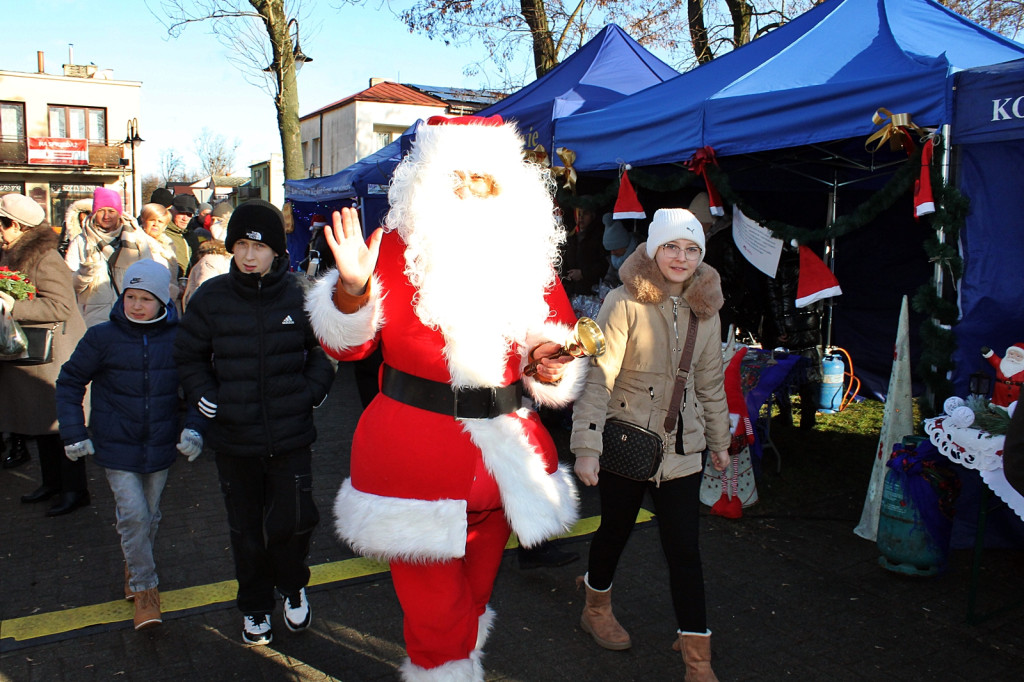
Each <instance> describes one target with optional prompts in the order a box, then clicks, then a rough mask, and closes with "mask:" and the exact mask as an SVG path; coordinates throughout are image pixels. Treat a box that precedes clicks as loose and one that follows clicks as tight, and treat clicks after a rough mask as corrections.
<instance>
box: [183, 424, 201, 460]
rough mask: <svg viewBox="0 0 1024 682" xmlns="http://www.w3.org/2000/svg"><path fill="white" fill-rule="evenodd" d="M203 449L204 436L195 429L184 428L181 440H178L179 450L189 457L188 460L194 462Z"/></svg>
mask: <svg viewBox="0 0 1024 682" xmlns="http://www.w3.org/2000/svg"><path fill="white" fill-rule="evenodd" d="M202 451H203V437H202V436H201V435H199V432H198V431H195V430H193V429H182V431H181V440H180V441H178V452H180V453H181V454H183V455H185V456H186V457H188V461H190V462H194V461H195V459H196V457H198V456H199V454H200V453H201V452H202Z"/></svg>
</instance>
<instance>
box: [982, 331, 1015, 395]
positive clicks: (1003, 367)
mask: <svg viewBox="0 0 1024 682" xmlns="http://www.w3.org/2000/svg"><path fill="white" fill-rule="evenodd" d="M981 356H982V357H983V358H985V359H986V360H988V364H990V365H992V368H993V369H995V371H996V384H995V388H994V389H993V390H992V404H993V405H999V406H1000V407H1008V406H1009V405H1010V403H1012V402H1013V401H1015V400H1016V399H1017V396H1018V395H1020V387H1021V384H1022V383H1024V343H1015V344H1013V345H1012V346H1010V347H1009V348H1007V349H1006V355H1004V356H1003V357H1002V358H1000V357H999V356H998V355H996V354H995V353H994V352H992V349H991V348H989V347H987V346H983V347H982V349H981Z"/></svg>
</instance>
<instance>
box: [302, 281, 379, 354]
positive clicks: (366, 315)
mask: <svg viewBox="0 0 1024 682" xmlns="http://www.w3.org/2000/svg"><path fill="white" fill-rule="evenodd" d="M337 284H338V271H337V270H329V271H328V272H327V274H326V275H324V276H323V277H321V278H320V279H318V280H317V281H316V284H314V285H313V286H312V287H311V288H310V289H309V291H307V292H306V312H307V313H309V322H310V324H311V325H312V326H313V331H314V332H315V333H316V336H317V338H318V339H320V343H322V344H323V345H324V346H325V347H327V348H332V349H335V350H345V349H346V348H352V347H354V346H360V345H362V344H364V343H366V342H367V341H369V340H370V339H372V338H373V337H374V336H376V334H377V332H378V331H379V330H380V328H381V326H383V324H384V320H383V319H382V315H381V302H382V301H383V300H384V296H383V295H382V293H381V285H380V281H379V280H378V279H377V277H376V276H374V277H373V282H371V283H370V300H369V302H368V303H367V304H366V305H364V306H363V307H362V308H360V309H359V310H357V311H356V312H354V313H343V312H341V311H340V310H338V308H337V306H335V305H334V288H335V287H336V286H337Z"/></svg>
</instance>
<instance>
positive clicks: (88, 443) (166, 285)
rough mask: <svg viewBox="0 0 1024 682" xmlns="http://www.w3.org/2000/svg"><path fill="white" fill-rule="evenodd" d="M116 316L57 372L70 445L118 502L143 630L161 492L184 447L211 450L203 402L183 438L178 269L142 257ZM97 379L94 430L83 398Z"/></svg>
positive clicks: (127, 588) (153, 598)
mask: <svg viewBox="0 0 1024 682" xmlns="http://www.w3.org/2000/svg"><path fill="white" fill-rule="evenodd" d="M124 287H125V288H124V292H123V293H122V294H121V296H120V298H119V299H118V301H117V303H116V304H115V305H114V307H113V309H112V310H111V312H110V321H109V322H105V323H102V324H99V325H96V326H94V327H91V328H89V330H88V331H87V332H86V334H85V336H83V337H82V340H81V341H79V343H78V346H77V348H75V352H74V353H73V354H72V355H71V358H70V359H69V360H68V361H67V362H66V363H64V366H63V367H62V368H61V371H60V376H59V377H58V378H57V419H58V422H59V425H60V435H61V438H62V439H63V440H64V452H65V453H66V454H67V457H68V459H70V460H72V461H76V460H78V459H79V458H81V457H84V456H85V455H92V454H95V455H96V463H97V464H99V465H100V466H102V467H103V468H104V470H105V472H106V475H107V482H108V483H109V484H110V489H111V491H113V493H114V501H115V502H116V504H117V532H118V533H119V534H120V535H121V549H122V551H123V552H124V559H125V584H124V594H125V598H126V599H134V601H135V618H134V621H135V629H136V630H140V629H142V628H144V627H148V626H151V625H156V624H158V623H160V622H162V621H161V615H160V594H159V592H158V591H157V583H158V580H157V574H156V564H155V563H154V561H153V541H154V540H155V538H156V531H157V526H158V525H159V523H160V496H161V494H162V493H163V490H164V486H165V485H166V483H167V470H168V468H170V466H171V464H173V463H174V460H175V458H176V455H177V453H176V450H177V451H179V452H181V454H183V455H185V456H187V457H188V460H189V461H190V462H191V461H192V460H194V459H195V458H196V457H198V456H199V453H200V452H202V450H203V437H202V435H201V432H202V425H203V420H202V418H201V417H200V416H199V414H198V412H196V411H195V409H192V410H190V412H189V414H188V415H187V416H186V418H185V428H184V430H182V431H181V435H180V439H179V436H178V370H177V368H176V366H175V364H174V355H173V347H174V337H175V334H176V331H177V326H178V316H177V313H176V312H175V309H174V306H173V305H170V301H171V295H170V274H169V273H168V270H167V268H166V267H164V266H163V265H161V264H160V263H157V262H155V261H152V260H140V261H138V262H136V263H133V264H132V265H131V267H129V268H128V270H127V272H126V273H125V276H124ZM90 382H91V383H92V418H91V423H90V427H91V431H92V438H91V439H90V437H89V432H88V431H87V430H86V426H85V418H84V415H83V410H82V401H83V399H84V397H85V390H86V386H88V385H89V383H90Z"/></svg>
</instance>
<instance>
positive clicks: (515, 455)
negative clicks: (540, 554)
mask: <svg viewBox="0 0 1024 682" xmlns="http://www.w3.org/2000/svg"><path fill="white" fill-rule="evenodd" d="M463 428H464V429H465V430H466V432H467V433H469V436H470V438H471V439H472V440H473V443H474V444H475V445H476V446H477V447H478V448H480V451H481V453H482V455H483V459H484V466H486V467H487V471H488V472H490V474H491V476H493V477H494V480H495V481H496V482H497V484H498V489H499V490H500V491H501V503H502V506H503V507H504V508H505V516H506V517H507V518H508V522H509V525H510V526H512V530H514V531H515V532H516V535H518V536H519V544H521V545H523V546H524V547H532V546H534V545H537V544H540V543H541V542H543V541H544V540H547V539H548V538H551V537H554V536H556V535H559V534H561V533H564V532H565V531H567V530H569V528H571V527H572V525H573V524H574V523H576V520H577V519H578V518H579V512H578V505H579V494H578V493H577V492H576V484H575V483H574V482H573V479H572V474H571V473H570V472H569V471H568V469H563V468H561V467H559V468H558V469H557V470H556V471H555V472H554V473H552V474H548V473H547V468H546V467H545V465H544V460H543V458H542V457H541V455H540V453H539V452H537V451H536V450H534V449H533V447H532V446H531V444H530V442H529V439H528V438H527V436H526V432H525V430H524V429H523V427H522V424H521V422H520V421H519V420H518V419H516V418H515V417H511V416H501V417H495V418H494V419H480V420H467V421H464V422H463Z"/></svg>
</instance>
